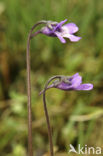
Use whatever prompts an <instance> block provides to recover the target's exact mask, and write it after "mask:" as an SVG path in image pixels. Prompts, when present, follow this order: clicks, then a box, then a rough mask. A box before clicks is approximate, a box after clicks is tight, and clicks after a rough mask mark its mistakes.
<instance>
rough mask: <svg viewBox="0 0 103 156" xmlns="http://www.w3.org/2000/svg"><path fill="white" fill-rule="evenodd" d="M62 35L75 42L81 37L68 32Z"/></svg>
mask: <svg viewBox="0 0 103 156" xmlns="http://www.w3.org/2000/svg"><path fill="white" fill-rule="evenodd" d="M63 37H66V38H69V39H70V41H72V42H77V41H79V40H80V39H81V37H79V36H75V35H70V34H64V35H63Z"/></svg>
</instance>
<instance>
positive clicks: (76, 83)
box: [71, 74, 82, 89]
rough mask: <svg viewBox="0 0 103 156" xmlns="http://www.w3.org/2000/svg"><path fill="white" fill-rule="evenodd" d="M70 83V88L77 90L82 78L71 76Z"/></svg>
mask: <svg viewBox="0 0 103 156" xmlns="http://www.w3.org/2000/svg"><path fill="white" fill-rule="evenodd" d="M71 83H72V86H71V87H72V88H74V89H75V88H77V87H78V86H80V84H81V83H82V77H81V76H80V75H77V74H75V75H73V79H72V80H71Z"/></svg>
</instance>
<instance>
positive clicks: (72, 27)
mask: <svg viewBox="0 0 103 156" xmlns="http://www.w3.org/2000/svg"><path fill="white" fill-rule="evenodd" d="M66 21H67V19H65V20H64V21H61V22H60V23H57V22H52V21H48V22H47V25H46V26H45V27H43V28H42V29H41V33H43V34H45V35H47V36H52V37H58V38H59V40H60V41H61V42H62V43H66V40H65V39H64V38H69V39H70V41H72V42H77V41H79V40H80V39H81V37H78V36H75V35H74V33H76V32H77V31H78V30H79V28H78V27H77V25H76V24H75V23H67V24H65V25H63V24H64V23H65V22H66Z"/></svg>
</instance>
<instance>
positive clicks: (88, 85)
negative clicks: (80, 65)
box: [76, 83, 93, 90]
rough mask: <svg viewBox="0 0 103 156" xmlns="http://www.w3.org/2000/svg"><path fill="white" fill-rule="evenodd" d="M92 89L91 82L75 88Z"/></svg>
mask: <svg viewBox="0 0 103 156" xmlns="http://www.w3.org/2000/svg"><path fill="white" fill-rule="evenodd" d="M92 89H93V84H91V83H87V84H81V85H80V86H78V87H77V88H76V90H92Z"/></svg>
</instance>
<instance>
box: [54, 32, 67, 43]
mask: <svg viewBox="0 0 103 156" xmlns="http://www.w3.org/2000/svg"><path fill="white" fill-rule="evenodd" d="M55 35H56V36H57V37H58V38H59V40H60V41H61V42H62V43H66V40H65V39H64V38H63V37H62V36H61V33H59V32H55Z"/></svg>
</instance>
